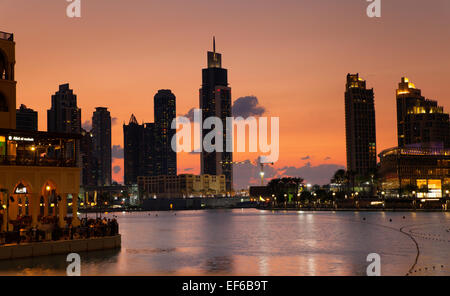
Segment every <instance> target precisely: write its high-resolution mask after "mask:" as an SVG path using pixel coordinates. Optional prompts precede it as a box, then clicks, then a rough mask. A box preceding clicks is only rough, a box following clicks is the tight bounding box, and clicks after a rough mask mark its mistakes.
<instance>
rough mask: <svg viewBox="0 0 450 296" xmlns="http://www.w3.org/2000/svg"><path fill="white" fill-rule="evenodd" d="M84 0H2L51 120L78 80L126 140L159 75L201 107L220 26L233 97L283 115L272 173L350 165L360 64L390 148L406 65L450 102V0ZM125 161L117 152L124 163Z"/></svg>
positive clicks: (184, 165) (433, 94) (149, 106)
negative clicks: (377, 0)
mask: <svg viewBox="0 0 450 296" xmlns="http://www.w3.org/2000/svg"><path fill="white" fill-rule="evenodd" d="M81 2H82V17H81V18H80V19H70V18H68V17H67V16H66V12H65V11H66V7H67V5H68V3H67V2H66V0H46V1H29V0H0V31H6V32H13V33H14V34H15V41H16V60H17V64H16V80H17V81H18V84H17V104H18V105H20V104H22V103H23V104H26V105H27V106H28V107H30V108H33V109H35V110H37V111H38V112H39V129H40V130H46V128H47V118H46V117H47V116H46V110H47V109H48V108H50V102H51V101H50V98H51V95H52V94H53V93H54V92H55V91H57V89H58V85H59V84H62V83H66V82H68V83H70V86H71V88H72V89H74V91H75V93H76V94H77V95H78V106H79V107H80V108H81V109H82V121H83V122H85V121H88V120H90V119H91V117H92V112H93V111H94V108H95V107H97V106H103V107H108V108H109V109H110V111H111V115H112V117H114V118H115V120H114V122H115V124H114V126H113V138H112V141H113V145H120V146H123V134H122V124H123V122H128V120H129V118H130V116H131V114H132V113H134V114H135V116H136V117H137V119H138V121H139V122H143V121H145V122H151V121H153V96H154V95H155V93H156V92H157V91H158V90H159V89H171V90H172V91H173V92H174V93H175V95H176V96H177V114H179V115H183V114H186V113H187V112H188V111H189V110H190V109H191V108H193V107H198V101H199V98H198V93H199V88H200V84H201V69H202V68H204V67H205V66H206V52H207V51H208V50H211V48H212V36H213V35H215V36H216V42H217V50H218V51H219V52H221V53H222V54H223V66H224V67H225V68H227V69H228V70H229V82H230V86H231V88H232V96H233V100H236V99H238V98H240V97H245V96H256V97H257V98H258V100H259V104H260V105H261V106H262V107H264V108H265V109H266V110H267V112H266V114H265V115H266V116H278V117H280V159H279V161H278V162H277V163H276V164H275V166H274V168H270V169H269V170H270V171H268V176H269V177H270V176H275V175H282V174H285V175H294V174H302V176H303V177H305V178H306V179H307V181H309V182H314V183H316V182H317V183H319V182H325V181H326V180H327V179H329V177H330V175H331V174H332V171H333V170H335V169H336V168H338V167H340V166H344V165H345V162H346V155H345V126H344V91H345V79H346V74H347V73H349V72H350V73H357V72H358V73H360V75H361V76H362V77H363V78H364V79H366V80H367V85H368V87H370V88H372V87H373V88H374V91H375V103H376V120H377V150H378V152H380V151H381V150H383V149H386V148H388V147H391V146H395V145H396V115H395V114H396V106H395V89H396V87H397V84H398V82H399V81H400V78H401V77H402V76H407V77H409V78H410V80H411V81H412V82H414V83H415V85H416V86H417V87H418V88H420V89H422V93H423V95H424V96H426V97H428V98H430V99H435V100H438V101H439V103H440V105H443V106H444V108H445V110H446V111H447V112H448V111H449V110H450V87H449V80H450V56H449V53H450V1H448V0H432V1H423V0H422V1H420V0H395V1H392V0H382V17H381V18H379V19H371V18H368V17H367V15H366V8H367V6H368V5H369V3H368V2H366V1H365V0H345V1H344V0H341V1H336V0H277V1H275V0H272V1H267V0H258V1H256V0H228V1H219V0H189V1H186V0H158V1H155V0H82V1H81ZM257 156H258V155H256V154H235V160H237V161H245V160H248V159H249V160H251V161H254V160H255V159H256V158H257ZM122 163H123V160H121V159H114V164H113V166H120V167H121V166H122ZM199 166H200V161H199V157H198V156H196V155H188V154H183V155H179V158H178V171H179V173H183V172H190V173H198V172H199ZM244 166H245V165H244ZM240 170H241V175H239V174H238V176H236V177H235V180H236V178H239V179H242V180H240V182H241V183H242V184H247V183H250V184H251V183H255V182H256V178H257V177H258V176H257V171H256V168H255V167H254V166H253V165H251V164H247V167H244V168H240ZM122 175H123V170H121V171H119V172H117V173H115V174H114V176H113V179H114V180H116V181H119V182H121V181H122V180H123V177H122ZM241 183H240V184H241ZM242 186H243V185H242Z"/></svg>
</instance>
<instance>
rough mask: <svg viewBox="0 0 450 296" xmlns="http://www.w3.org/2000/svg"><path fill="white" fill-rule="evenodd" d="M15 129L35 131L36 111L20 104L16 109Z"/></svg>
mask: <svg viewBox="0 0 450 296" xmlns="http://www.w3.org/2000/svg"><path fill="white" fill-rule="evenodd" d="M16 129H18V130H21V131H37V130H38V113H37V112H36V111H34V110H33V109H29V108H27V106H25V105H23V104H22V105H20V108H19V109H17V110H16Z"/></svg>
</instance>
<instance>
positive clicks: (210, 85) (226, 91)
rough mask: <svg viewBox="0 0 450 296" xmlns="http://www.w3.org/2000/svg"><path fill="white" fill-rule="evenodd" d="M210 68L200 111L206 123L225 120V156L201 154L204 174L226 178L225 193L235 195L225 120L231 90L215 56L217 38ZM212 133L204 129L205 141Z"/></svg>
mask: <svg viewBox="0 0 450 296" xmlns="http://www.w3.org/2000/svg"><path fill="white" fill-rule="evenodd" d="M207 65H208V67H207V68H205V69H203V70H202V88H201V89H200V108H201V109H202V116H203V121H204V120H205V119H206V118H208V117H218V118H220V119H221V120H222V123H223V127H224V132H223V152H217V151H214V152H206V151H204V150H203V151H202V155H201V172H202V174H208V175H216V176H217V175H225V180H226V189H227V192H228V193H229V194H231V192H232V191H233V154H232V153H231V152H226V142H227V136H228V134H230V135H231V131H228V130H227V129H226V119H227V117H231V116H232V114H231V88H230V87H229V86H228V70H227V69H223V68H222V55H221V54H220V53H217V52H216V38H215V37H214V38H213V51H209V52H208V63H207ZM210 131H211V130H207V129H204V130H203V136H202V138H204V137H205V135H207V134H208V133H209V132H210Z"/></svg>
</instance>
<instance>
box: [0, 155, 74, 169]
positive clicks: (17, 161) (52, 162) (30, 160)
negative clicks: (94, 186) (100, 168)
mask: <svg viewBox="0 0 450 296" xmlns="http://www.w3.org/2000/svg"><path fill="white" fill-rule="evenodd" d="M0 165H5V166H37V167H77V162H76V161H75V160H73V159H52V158H44V157H20V156H11V155H8V156H0Z"/></svg>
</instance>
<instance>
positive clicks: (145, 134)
mask: <svg viewBox="0 0 450 296" xmlns="http://www.w3.org/2000/svg"><path fill="white" fill-rule="evenodd" d="M155 132H156V129H155V124H153V123H145V124H139V123H138V122H137V120H136V117H135V116H134V115H131V119H130V122H129V124H128V125H124V126H123V139H124V171H125V173H124V181H125V185H133V184H137V180H138V177H139V176H154V175H155V165H156V159H157V155H156V149H155Z"/></svg>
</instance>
